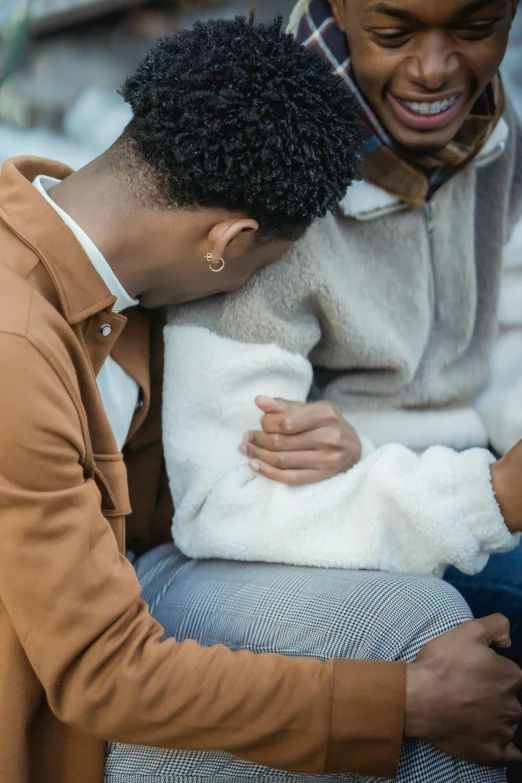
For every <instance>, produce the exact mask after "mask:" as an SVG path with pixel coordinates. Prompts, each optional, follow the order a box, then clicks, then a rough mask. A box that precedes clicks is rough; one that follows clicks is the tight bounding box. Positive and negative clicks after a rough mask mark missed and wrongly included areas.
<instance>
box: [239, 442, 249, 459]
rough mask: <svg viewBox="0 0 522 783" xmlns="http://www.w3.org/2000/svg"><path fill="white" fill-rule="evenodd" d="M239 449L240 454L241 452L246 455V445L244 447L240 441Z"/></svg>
mask: <svg viewBox="0 0 522 783" xmlns="http://www.w3.org/2000/svg"><path fill="white" fill-rule="evenodd" d="M239 451H240V452H241V454H243V456H244V457H246V456H247V453H248V452H247V447H246V445H245V444H244V443H242V444H241V446H240V447H239Z"/></svg>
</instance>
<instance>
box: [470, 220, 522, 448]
mask: <svg viewBox="0 0 522 783" xmlns="http://www.w3.org/2000/svg"><path fill="white" fill-rule="evenodd" d="M521 400H522V219H521V220H520V222H519V223H518V224H517V226H516V228H515V230H514V232H513V235H512V236H511V239H510V240H509V242H508V244H507V246H506V248H505V254H504V266H503V273H502V283H501V293H500V303H499V335H498V337H497V340H496V343H495V347H494V351H493V357H492V361H491V370H490V379H489V383H488V385H487V386H486V388H485V389H484V391H483V392H482V393H481V394H480V395H479V397H478V399H477V401H476V404H475V407H476V410H477V412H478V413H479V415H480V417H481V419H482V421H483V423H484V427H485V429H486V432H487V434H488V438H489V442H490V443H491V445H492V446H493V448H494V449H495V450H496V451H497V452H498V453H499V454H505V453H506V452H507V451H509V449H510V448H512V447H513V446H514V445H515V443H517V442H518V441H519V440H521V439H522V406H521V404H520V401H521Z"/></svg>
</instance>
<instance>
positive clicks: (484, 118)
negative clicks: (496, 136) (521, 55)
mask: <svg viewBox="0 0 522 783" xmlns="http://www.w3.org/2000/svg"><path fill="white" fill-rule="evenodd" d="M290 24H291V27H292V28H293V30H294V32H295V35H296V39H297V41H298V42H299V43H300V44H302V45H303V46H306V47H307V48H309V49H313V50H315V51H316V52H317V53H318V54H319V55H320V56H321V57H322V58H323V59H325V60H326V61H327V62H328V63H329V64H330V67H331V68H332V70H333V72H334V73H336V74H337V75H338V76H340V77H341V78H342V79H343V81H344V82H345V84H346V85H347V87H348V89H349V90H350V91H351V92H352V93H353V95H354V96H355V98H356V101H357V104H358V106H359V111H360V117H361V121H362V125H363V129H364V132H365V142H364V145H363V148H362V150H361V158H362V169H363V174H364V178H365V179H366V180H367V181H368V182H371V183H372V184H374V185H377V186H378V187H380V188H382V189H383V190H386V191H387V192H388V193H391V194H392V195H393V196H396V197H398V198H400V199H401V200H402V201H405V202H406V203H407V204H409V205H410V206H412V207H417V208H420V207H423V206H424V205H425V204H426V202H427V201H428V200H429V199H430V198H431V196H432V195H433V194H434V193H435V192H436V191H437V190H438V189H439V188H440V187H442V185H444V184H445V183H446V182H447V181H448V180H449V179H450V178H451V177H452V176H454V175H455V174H456V173H457V172H458V171H459V170H460V169H462V168H463V167H464V166H465V165H466V164H467V163H469V162H470V161H471V160H472V159H473V158H474V157H475V155H477V153H478V152H479V151H480V150H481V149H482V147H483V146H484V144H485V143H486V141H487V140H488V138H489V137H490V135H491V134H492V132H493V130H494V129H495V127H496V125H497V122H498V120H499V119H500V117H501V116H502V114H503V113H504V107H505V99H504V92H503V88H502V82H501V80H500V77H496V78H495V80H494V81H493V82H492V84H491V85H490V86H489V87H488V89H487V90H486V92H485V93H484V94H483V95H482V96H481V98H480V99H479V100H478V101H477V103H476V104H475V106H474V108H473V111H472V113H471V115H470V116H469V117H468V119H467V120H466V122H465V123H464V125H463V127H462V128H461V130H460V131H459V133H458V135H457V137H456V138H455V139H453V140H452V141H451V142H450V143H449V144H448V145H446V147H444V148H443V149H442V150H439V151H438V152H437V153H436V154H435V155H433V156H431V157H426V158H424V159H415V160H414V159H408V158H405V157H404V154H402V155H401V156H399V154H398V152H397V151H396V150H395V148H394V142H393V139H391V138H390V136H389V135H388V133H387V132H386V130H385V129H384V128H383V126H382V125H381V123H380V122H379V120H378V118H377V116H376V115H375V113H374V112H373V110H372V108H371V107H370V105H369V104H368V103H367V101H366V100H365V98H364V96H363V95H362V93H361V91H360V90H359V88H358V86H357V82H356V81H355V78H354V75H353V72H352V69H351V63H350V50H349V48H348V40H347V38H346V35H345V34H344V33H343V32H342V30H340V29H339V27H337V24H336V23H335V19H334V17H333V14H332V9H331V7H330V3H329V2H328V0H300V2H298V4H297V6H296V8H295V10H294V12H293V14H292V19H291V23H290Z"/></svg>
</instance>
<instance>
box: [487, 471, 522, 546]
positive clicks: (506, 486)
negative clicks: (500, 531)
mask: <svg viewBox="0 0 522 783" xmlns="http://www.w3.org/2000/svg"><path fill="white" fill-rule="evenodd" d="M490 472H491V486H492V487H493V494H494V495H495V499H496V501H497V503H498V505H499V508H500V513H501V514H502V517H503V519H504V523H505V525H506V527H507V529H508V530H509V531H510V532H511V533H520V532H521V531H522V514H518V513H517V503H516V495H517V487H516V486H512V484H513V482H512V480H511V471H510V470H509V466H507V465H506V463H505V458H503V459H500V460H498V462H494V463H493V464H492V465H491V467H490Z"/></svg>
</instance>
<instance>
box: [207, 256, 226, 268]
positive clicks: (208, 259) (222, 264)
mask: <svg viewBox="0 0 522 783" xmlns="http://www.w3.org/2000/svg"><path fill="white" fill-rule="evenodd" d="M205 259H206V261H208V268H209V269H210V271H211V272H222V271H223V269H224V268H225V259H224V258H221V259H220V264H221V266H219V267H218V268H217V269H216V268H215V267H213V266H212V253H207V255H206V256H205Z"/></svg>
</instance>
